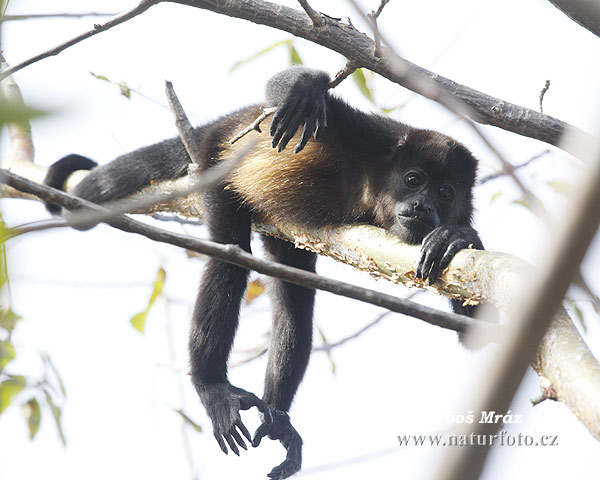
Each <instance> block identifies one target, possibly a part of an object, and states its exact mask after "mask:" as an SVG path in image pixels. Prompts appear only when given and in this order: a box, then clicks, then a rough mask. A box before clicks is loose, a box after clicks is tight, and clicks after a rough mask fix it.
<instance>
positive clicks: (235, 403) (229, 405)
mask: <svg viewBox="0 0 600 480" xmlns="http://www.w3.org/2000/svg"><path fill="white" fill-rule="evenodd" d="M196 389H197V391H198V394H199V395H200V400H202V404H203V405H204V408H205V409H206V413H208V416H209V417H210V419H211V421H212V425H213V434H214V436H215V438H216V439H217V442H218V444H219V446H220V447H221V450H223V452H224V453H225V454H227V453H228V451H227V446H226V444H225V442H227V445H229V448H231V451H232V452H233V453H235V454H236V455H239V454H240V451H239V449H238V445H239V446H240V447H242V448H243V449H244V450H247V449H248V447H246V443H245V442H244V439H243V438H242V436H241V435H240V433H241V434H242V435H243V436H244V437H246V439H247V440H248V441H249V442H252V438H251V437H250V432H248V429H247V428H246V426H245V425H244V424H243V423H242V419H241V417H240V410H248V409H249V408H251V407H257V408H258V409H259V410H260V412H261V413H262V415H263V419H264V421H265V422H266V423H264V425H269V424H270V423H271V422H272V421H273V417H272V414H271V407H269V405H267V404H266V403H265V402H263V401H262V400H261V399H260V398H258V397H257V396H256V395H254V394H253V393H250V392H247V391H246V390H242V389H241V388H238V387H234V386H233V385H231V384H230V383H216V384H202V385H199V386H197V388H196Z"/></svg>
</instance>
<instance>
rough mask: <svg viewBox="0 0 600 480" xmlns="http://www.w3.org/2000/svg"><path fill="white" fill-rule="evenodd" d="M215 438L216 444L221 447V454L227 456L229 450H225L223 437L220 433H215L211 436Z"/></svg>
mask: <svg viewBox="0 0 600 480" xmlns="http://www.w3.org/2000/svg"><path fill="white" fill-rule="evenodd" d="M213 435H214V436H215V439H216V440H217V443H218V444H219V447H221V450H222V451H223V453H224V454H225V455H228V454H229V450H227V446H226V445H225V440H223V435H221V434H220V433H217V432H215V433H214V434H213Z"/></svg>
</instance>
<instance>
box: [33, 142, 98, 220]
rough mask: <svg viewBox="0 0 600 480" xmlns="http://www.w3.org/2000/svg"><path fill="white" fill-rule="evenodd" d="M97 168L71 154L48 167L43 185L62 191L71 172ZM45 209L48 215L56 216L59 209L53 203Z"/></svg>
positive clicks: (86, 160)
mask: <svg viewBox="0 0 600 480" xmlns="http://www.w3.org/2000/svg"><path fill="white" fill-rule="evenodd" d="M97 166H98V164H97V163H96V162H94V161H93V160H91V159H89V158H87V157H84V156H82V155H77V154H74V153H72V154H70V155H67V156H66V157H63V158H61V159H60V160H58V161H57V162H55V163H53V164H52V165H50V167H48V171H47V172H46V176H45V177H44V184H46V185H48V186H49V187H54V188H58V189H59V190H63V189H64V185H65V182H66V181H67V178H69V176H70V175H71V174H72V173H73V172H76V171H77V170H92V169H93V168H95V167H97ZM46 209H47V210H48V211H49V212H50V213H52V214H54V215H58V214H60V210H61V207H59V206H58V205H56V204H54V203H47V204H46Z"/></svg>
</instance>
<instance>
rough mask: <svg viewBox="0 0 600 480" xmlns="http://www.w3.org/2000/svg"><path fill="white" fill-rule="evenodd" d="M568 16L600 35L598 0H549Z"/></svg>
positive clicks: (599, 6) (599, 4) (599, 7)
mask: <svg viewBox="0 0 600 480" xmlns="http://www.w3.org/2000/svg"><path fill="white" fill-rule="evenodd" d="M548 1H549V2H550V3H551V4H552V5H554V6H555V7H556V8H558V9H559V10H560V11H561V12H563V13H564V14H565V15H566V16H567V17H569V18H570V19H571V20H573V21H574V22H575V23H578V24H579V25H581V26H582V27H583V28H586V29H587V30H589V31H590V32H592V33H593V34H594V35H596V36H598V37H600V3H599V2H598V1H597V0H548Z"/></svg>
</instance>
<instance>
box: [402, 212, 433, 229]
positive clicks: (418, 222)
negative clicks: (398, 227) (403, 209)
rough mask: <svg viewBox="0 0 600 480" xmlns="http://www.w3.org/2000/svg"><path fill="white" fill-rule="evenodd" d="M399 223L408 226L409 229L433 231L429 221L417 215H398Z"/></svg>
mask: <svg viewBox="0 0 600 480" xmlns="http://www.w3.org/2000/svg"><path fill="white" fill-rule="evenodd" d="M398 220H399V221H400V223H402V224H405V225H410V227H411V228H419V229H427V230H433V229H434V228H435V226H434V225H433V224H432V222H431V220H430V219H428V218H424V217H421V216H418V215H398Z"/></svg>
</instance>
